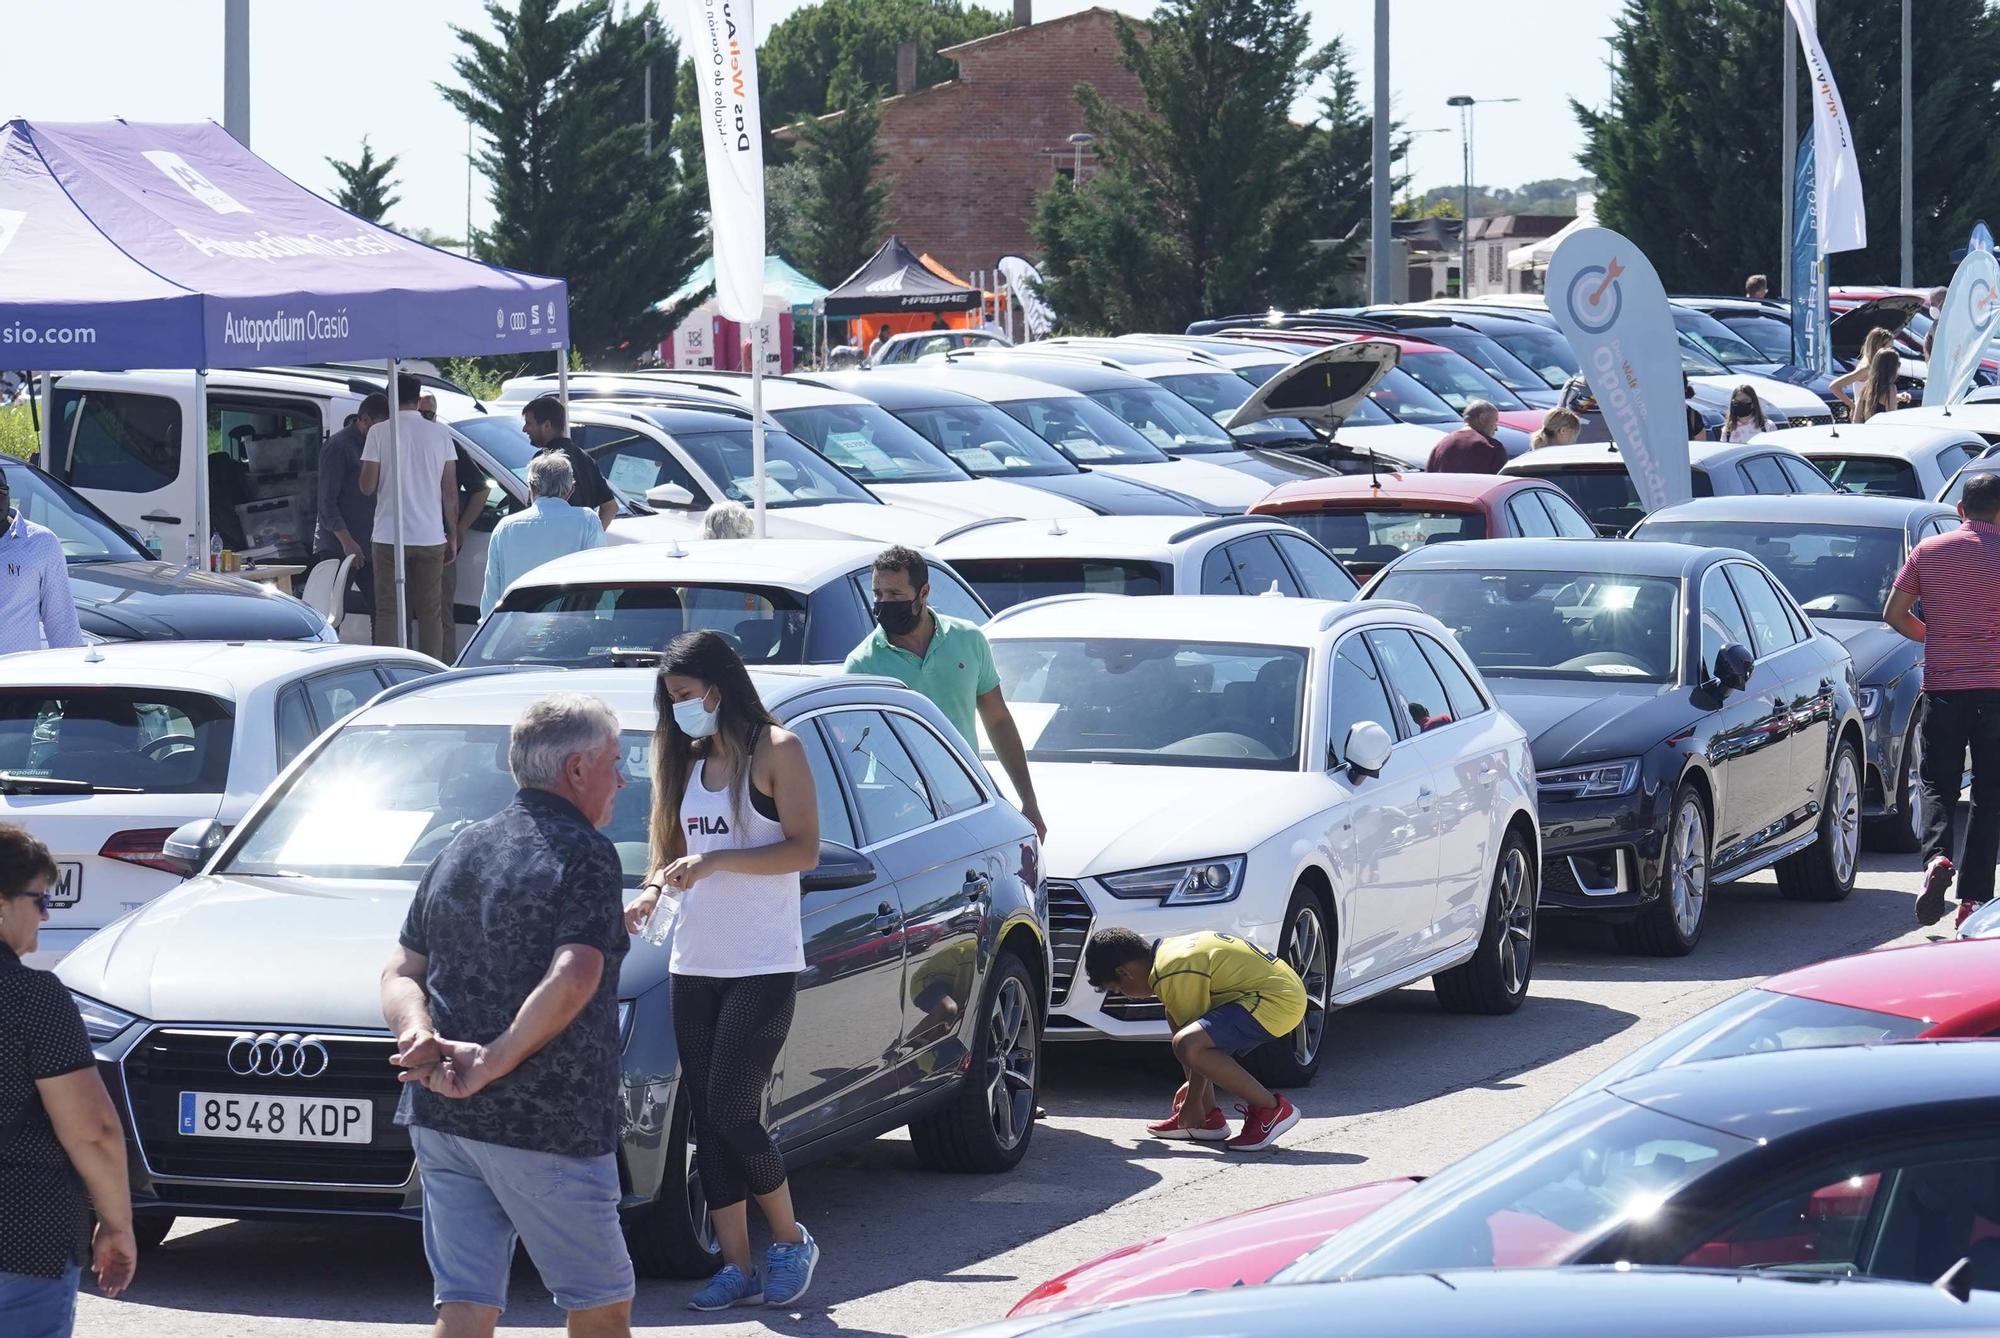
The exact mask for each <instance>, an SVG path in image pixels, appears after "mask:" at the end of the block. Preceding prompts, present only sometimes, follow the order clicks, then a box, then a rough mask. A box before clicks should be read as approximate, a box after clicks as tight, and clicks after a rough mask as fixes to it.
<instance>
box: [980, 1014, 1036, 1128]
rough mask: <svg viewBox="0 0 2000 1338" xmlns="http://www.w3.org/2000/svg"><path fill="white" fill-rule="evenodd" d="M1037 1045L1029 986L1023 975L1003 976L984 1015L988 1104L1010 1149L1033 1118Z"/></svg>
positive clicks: (994, 1122) (995, 1125)
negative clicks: (1024, 981)
mask: <svg viewBox="0 0 2000 1338" xmlns="http://www.w3.org/2000/svg"><path fill="white" fill-rule="evenodd" d="M1039 1044H1040V1042H1039V1040H1038V1039H1037V1037H1036V1035H1035V1009H1034V1005H1033V1004H1032V1003H1031V1002H1030V1001H1029V999H1028V989H1027V986H1026V985H1024V984H1023V983H1022V982H1021V979H1020V977H1019V976H1012V975H1010V976H1007V977H1004V978H1003V979H1002V980H1001V981H1000V988H999V989H998V990H996V991H995V992H994V995H993V1007H992V1009H991V1011H990V1012H989V1013H988V1014H987V1018H986V1107H987V1110H988V1111H989V1112H990V1113H991V1114H992V1117H993V1136H994V1138H995V1139H997V1140H998V1141H999V1144H1000V1146H1001V1147H1003V1148H1006V1149H1008V1150H1009V1151H1011V1150H1012V1149H1014V1148H1015V1147H1017V1146H1019V1145H1020V1142H1021V1140H1022V1139H1023V1138H1025V1137H1027V1135H1028V1130H1029V1128H1030V1126H1031V1125H1032V1122H1033V1120H1034V1118H1035V1076H1036V1072H1037V1069H1038V1068H1039V1062H1038V1061H1039V1059H1040V1056H1039V1053H1038V1047H1039Z"/></svg>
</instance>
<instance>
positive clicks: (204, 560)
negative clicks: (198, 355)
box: [189, 368, 215, 570]
mask: <svg viewBox="0 0 2000 1338" xmlns="http://www.w3.org/2000/svg"><path fill="white" fill-rule="evenodd" d="M189 430H190V431H192V432H193V433H194V434H195V435H194V439H195V441H196V442H197V443H199V448H198V449H197V450H196V452H195V459H196V460H197V461H199V462H200V464H199V467H200V469H201V474H200V476H199V477H198V478H196V480H195V486H194V565H195V567H196V568H197V569H198V570H206V569H207V567H208V540H209V536H210V535H212V534H214V533H215V521H214V519H213V517H212V515H211V514H210V513H211V512H212V511H213V509H214V507H215V499H214V498H212V497H210V496H209V495H208V370H207V369H206V368H198V369H197V370H196V371H195V374H194V422H193V423H192V424H191V425H190V427H189Z"/></svg>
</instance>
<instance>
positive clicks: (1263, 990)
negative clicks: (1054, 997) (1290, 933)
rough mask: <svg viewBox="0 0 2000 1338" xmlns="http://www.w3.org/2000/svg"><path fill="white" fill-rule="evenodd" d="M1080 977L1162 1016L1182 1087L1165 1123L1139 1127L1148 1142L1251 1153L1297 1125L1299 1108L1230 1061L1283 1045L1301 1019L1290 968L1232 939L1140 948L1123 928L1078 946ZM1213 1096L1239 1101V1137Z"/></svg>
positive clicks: (1301, 993) (1167, 941) (1198, 937)
mask: <svg viewBox="0 0 2000 1338" xmlns="http://www.w3.org/2000/svg"><path fill="white" fill-rule="evenodd" d="M1083 970H1084V978H1085V979H1086V980H1088V981H1089V982H1090V983H1091V984H1092V985H1093V986H1095V987H1096V988H1098V989H1101V990H1104V991H1106V992H1107V993H1111V992H1115V993H1118V994H1122V995H1124V996H1125V997H1126V998H1128V999H1144V998H1146V997H1148V996H1155V997H1157V998H1158V999H1159V1001H1160V1002H1161V1003H1162V1004H1163V1005H1165V1007H1166V1013H1167V1021H1168V1023H1169V1024H1170V1025H1172V1027H1173V1029H1174V1057H1175V1058H1176V1059H1178V1060H1180V1061H1181V1067H1182V1069H1184V1070H1185V1071H1186V1073H1187V1085H1186V1086H1185V1087H1183V1088H1181V1094H1180V1095H1178V1096H1176V1097H1175V1099H1174V1113H1173V1115H1172V1116H1170V1117H1169V1118H1168V1119H1165V1120H1163V1121H1161V1122H1160V1123H1158V1124H1149V1125H1147V1126H1146V1128H1147V1131H1148V1132H1149V1133H1151V1134H1152V1135H1153V1136H1154V1137H1155V1138H1192V1139H1197V1140H1199V1141H1201V1142H1205V1143H1214V1142H1222V1141H1224V1140H1227V1145H1228V1146H1229V1147H1231V1148H1234V1149H1236V1150H1237V1151H1239V1152H1256V1151H1258V1150H1260V1149H1263V1148H1267V1147H1269V1146H1271V1144H1273V1143H1275V1142H1277V1141H1278V1136H1279V1135H1280V1134H1282V1133H1284V1132H1285V1131H1286V1130H1287V1129H1289V1128H1291V1127H1292V1126H1293V1125H1295V1124H1297V1123H1298V1122H1299V1112H1298V1109H1297V1108H1296V1107H1295V1106H1293V1105H1292V1103H1291V1102H1290V1101H1288V1100H1286V1099H1285V1098H1284V1096H1283V1095H1281V1094H1279V1093H1277V1092H1273V1091H1272V1090H1271V1089H1270V1088H1268V1087H1266V1086H1264V1084H1262V1083H1260V1082H1258V1081H1257V1080H1256V1079H1255V1078H1253V1077H1251V1076H1250V1074H1249V1072H1248V1070H1246V1069H1245V1068H1244V1067H1243V1066H1242V1065H1241V1064H1239V1063H1237V1062H1236V1058H1235V1057H1236V1056H1237V1055H1242V1054H1248V1053H1249V1052H1250V1051H1252V1050H1255V1049H1257V1048H1258V1047H1259V1046H1263V1045H1269V1044H1271V1043H1272V1042H1273V1041H1278V1040H1282V1039H1283V1038H1285V1037H1287V1036H1289V1035H1290V1034H1291V1033H1292V1031H1293V1030H1294V1029H1296V1028H1297V1027H1298V1025H1299V1023H1300V1022H1302V1021H1304V1020H1305V1015H1306V989H1305V985H1304V984H1303V983H1302V982H1301V981H1300V980H1299V975H1298V972H1296V971H1294V970H1292V968H1291V967H1290V966H1289V965H1287V964H1286V963H1284V962H1281V961H1279V960H1278V959H1277V958H1276V957H1274V956H1272V955H1270V954H1269V953H1264V952H1260V951H1258V950H1257V949H1256V948H1255V947H1253V946H1251V945H1250V944H1248V943H1246V942H1244V941H1243V940H1242V939H1240V938H1237V937H1235V936H1233V935H1230V934H1214V933H1200V934H1182V935H1179V936H1178V937H1175V938H1163V939H1154V940H1152V941H1151V942H1148V941H1147V940H1146V939H1144V938H1142V937H1141V936H1140V935H1139V934H1138V933H1136V932H1135V931H1133V930H1130V929H1101V930H1099V931H1098V932H1097V933H1095V934H1093V935H1091V937H1090V942H1089V943H1088V944H1086V945H1085V946H1084V949H1083ZM1217 1087H1220V1088H1221V1089H1222V1090H1223V1091H1225V1092H1228V1093H1230V1094H1231V1095H1232V1096H1236V1097H1240V1098H1241V1099H1242V1104H1241V1105H1239V1106H1237V1107H1236V1109H1237V1110H1238V1111H1239V1112H1241V1113H1242V1115H1243V1129H1242V1131H1241V1132H1240V1133H1238V1134H1237V1135H1236V1136H1235V1137H1234V1138H1230V1136H1229V1122H1228V1121H1227V1120H1226V1119H1224V1118H1223V1115H1222V1111H1221V1110H1220V1109H1219V1108H1218V1107H1217V1106H1216V1104H1215V1088H1217Z"/></svg>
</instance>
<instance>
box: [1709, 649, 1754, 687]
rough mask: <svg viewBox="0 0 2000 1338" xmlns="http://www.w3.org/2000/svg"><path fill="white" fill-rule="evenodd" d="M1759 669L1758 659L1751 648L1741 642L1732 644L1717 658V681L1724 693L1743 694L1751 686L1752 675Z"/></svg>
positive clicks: (1718, 654) (1717, 654) (1720, 652)
mask: <svg viewBox="0 0 2000 1338" xmlns="http://www.w3.org/2000/svg"><path fill="white" fill-rule="evenodd" d="M1756 668H1757V658H1756V657H1755V656H1754V655H1752V654H1751V653H1750V648H1749V647H1748V646H1745V645H1743V644H1742V643H1740V642H1731V643H1730V644H1729V645H1727V646H1724V647H1723V648H1722V649H1721V650H1720V651H1718V652H1717V653H1716V656H1715V681H1716V682H1718V683H1720V684H1721V685H1722V690H1723V691H1724V692H1741V691H1742V690H1743V689H1744V688H1745V687H1747V686H1749V683H1750V675H1751V674H1752V673H1753V672H1755V670H1756Z"/></svg>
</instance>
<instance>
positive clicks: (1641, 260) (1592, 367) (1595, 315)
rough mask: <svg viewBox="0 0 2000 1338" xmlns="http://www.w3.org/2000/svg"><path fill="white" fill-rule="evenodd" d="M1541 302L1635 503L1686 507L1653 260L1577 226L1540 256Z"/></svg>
mask: <svg viewBox="0 0 2000 1338" xmlns="http://www.w3.org/2000/svg"><path fill="white" fill-rule="evenodd" d="M1548 302H1549V311H1550V312H1551V313H1552V314H1554V316H1555V318H1556V324H1557V325H1559V326H1560V327H1562V332H1563V333H1564V334H1565V335H1567V336H1568V337H1569V342H1570V347H1571V349H1573V350H1574V351H1575V353H1576V356H1577V360H1578V361H1579V362H1581V363H1582V364H1583V375H1584V378H1585V379H1586V380H1588V381H1589V382H1590V393H1591V395H1592V396H1593V397H1595V398H1596V400H1597V408H1598V411H1599V412H1600V413H1602V414H1603V415H1604V425H1605V426H1606V427H1607V428H1609V429H1610V431H1611V439H1612V440H1613V441H1615V442H1617V443H1618V449H1619V451H1620V452H1621V453H1623V455H1624V457H1625V468H1626V469H1627V471H1629V472H1630V473H1631V475H1632V483H1633V485H1634V486H1635V487H1636V488H1637V489H1638V491H1639V500H1640V501H1642V502H1644V503H1645V505H1646V509H1647V510H1648V511H1657V510H1659V509H1660V508H1661V507H1663V506H1667V505H1670V504H1671V503H1674V502H1685V501H1687V500H1688V499H1689V498H1690V497H1692V496H1693V495H1694V484H1693V480H1692V479H1691V478H1690V477H1689V475H1688V431H1687V402H1686V398H1685V396H1684V395H1683V393H1682V384H1683V382H1682V377H1681V351H1680V340H1679V336H1678V335H1677V334H1676V333H1675V331H1674V318H1673V314H1672V312H1671V311H1669V309H1668V307H1667V290H1666V288H1665V287H1664V286H1663V285H1662V284H1661V283H1660V276H1659V274H1658V273H1657V272H1656V271H1655V270H1654V269H1653V263H1652V262H1651V261H1650V260H1648V259H1646V257H1645V254H1644V253H1643V252H1641V251H1640V250H1639V248H1638V247H1637V246H1634V245H1633V244H1632V242H1631V241H1630V240H1629V239H1627V238H1625V237H1623V236H1621V235H1620V234H1618V233H1616V232H1613V231H1612V230H1611V229H1610V228H1585V229H1583V230H1582V231H1581V232H1576V233H1572V234H1570V236H1569V237H1568V238H1567V239H1565V240H1564V242H1563V243H1562V245H1560V246H1558V247H1557V248H1556V253H1555V254H1554V255H1553V256H1550V257H1549V278H1548Z"/></svg>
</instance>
